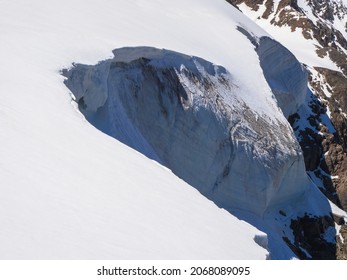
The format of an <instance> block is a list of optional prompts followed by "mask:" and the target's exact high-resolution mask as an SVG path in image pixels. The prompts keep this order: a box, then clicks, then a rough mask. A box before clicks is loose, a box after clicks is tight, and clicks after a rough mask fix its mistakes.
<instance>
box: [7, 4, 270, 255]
mask: <svg viewBox="0 0 347 280" xmlns="http://www.w3.org/2000/svg"><path fill="white" fill-rule="evenodd" d="M163 2H165V10H163V7H164V6H163ZM226 11H228V12H226ZM214 14H218V15H219V17H216V16H212V15H214ZM192 16H194V17H195V18H196V19H195V20H192ZM230 21H231V19H230V8H229V5H228V4H227V3H224V1H189V2H188V3H187V2H186V1H179V2H177V1H176V2H175V3H171V4H170V3H166V1H150V3H148V1H134V0H133V1H129V0H127V1H107V0H105V1H101V2H100V1H94V0H88V1H81V0H73V1H65V0H63V1H43V0H34V1H30V2H28V1H0V30H1V32H0V41H1V45H0V50H1V61H2V63H1V72H0V74H1V75H0V92H1V99H0V124H1V125H0V127H1V130H0V131H1V133H0V135H1V140H0V141H1V145H0V155H1V156H0V179H1V184H0V186H1V189H0V190H1V197H0V221H1V229H0V258H1V259H57V258H58V259H66V258H67V259H96V258H98V259H106V258H107V259H111V258H121V259H128V258H129V259H146V258H151V259H154V258H155V259H158V258H163V259H167V258H174V259H235V258H236V259H264V258H266V256H267V254H268V252H267V250H265V249H264V248H262V247H260V246H259V245H258V244H257V243H256V242H255V241H254V237H255V236H256V235H258V236H262V235H263V234H262V233H261V232H260V231H259V230H257V229H255V228H254V227H252V226H250V225H249V224H247V223H245V222H243V221H240V220H238V219H237V218H235V217H233V216H232V215H230V214H229V213H227V212H226V211H225V210H222V209H220V208H218V207H217V206H215V205H214V204H213V203H212V202H210V201H208V200H207V199H206V198H204V197H203V196H202V195H201V194H200V193H198V191H196V190H195V189H193V188H192V187H190V186H189V185H187V184H186V183H184V182H183V181H182V180H180V179H178V178H177V177H176V176H174V175H173V174H172V173H171V171H169V170H167V169H166V168H164V167H162V166H160V165H159V164H157V163H156V162H153V161H151V160H149V159H148V158H146V157H144V156H142V155H141V154H139V153H137V152H135V151H134V150H132V149H130V148H128V147H126V146H125V145H123V144H121V143H119V142H117V141H115V140H114V139H111V138H110V137H108V136H106V135H104V134H102V133H101V132H99V131H98V130H96V129H95V128H94V127H92V126H91V125H90V124H89V123H87V122H86V121H85V120H84V118H83V116H82V115H81V114H80V113H79V112H78V111H77V110H76V109H75V108H74V107H73V106H72V103H71V97H70V94H69V91H68V89H67V88H66V87H65V85H64V84H63V79H64V78H63V77H62V76H61V75H60V71H61V69H62V68H64V67H68V66H70V65H71V63H72V62H74V61H78V62H84V63H95V62H97V61H98V60H101V59H104V58H105V57H108V56H111V54H112V52H111V51H112V49H114V48H116V47H121V46H131V45H150V46H157V47H170V48H171V49H175V50H180V51H184V52H186V53H190V54H196V55H200V56H204V57H207V58H209V59H211V60H212V61H215V62H217V63H218V62H219V63H222V62H224V61H230V58H233V57H234V56H235V55H236V56H237V55H238V56H240V55H241V53H239V54H235V53H234V54H230V45H232V44H233V42H232V41H230V40H229V39H228V37H230V36H232V35H233V32H237V31H234V30H233V29H232V28H228V27H227V25H228V23H229V22H230ZM225 25H226V26H225ZM206 34H208V37H206ZM244 40H245V41H246V42H247V39H244ZM234 49H236V50H237V49H238V48H234ZM239 51H240V52H241V49H240V50H239ZM225 54H229V55H228V58H226V57H225ZM253 59H256V57H254V58H253ZM230 65H233V60H231V62H230ZM238 67H242V66H241V65H238ZM247 71H248V70H247ZM255 75H260V74H259V73H256V74H255ZM254 86H256V85H254ZM262 86H263V87H264V86H265V85H262ZM258 239H259V238H258Z"/></svg>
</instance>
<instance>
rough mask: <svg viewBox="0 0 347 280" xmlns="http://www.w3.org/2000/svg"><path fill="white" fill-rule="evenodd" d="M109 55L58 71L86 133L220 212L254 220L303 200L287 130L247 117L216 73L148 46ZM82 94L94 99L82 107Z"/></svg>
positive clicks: (235, 91) (300, 170) (298, 163)
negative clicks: (176, 181)
mask: <svg viewBox="0 0 347 280" xmlns="http://www.w3.org/2000/svg"><path fill="white" fill-rule="evenodd" d="M240 36H241V34H240ZM272 46H273V45H270V47H269V49H271V47H272ZM264 48H265V47H263V49H264ZM263 49H262V50H263ZM114 53H115V58H114V59H112V60H108V61H105V62H102V63H99V64H98V65H96V66H95V67H91V66H86V65H77V66H76V67H75V68H74V69H72V70H70V71H69V72H67V73H66V75H67V77H68V80H67V82H66V83H67V85H68V86H69V88H70V89H71V90H72V92H73V94H74V95H75V97H76V98H77V101H78V102H79V104H80V108H81V110H82V112H84V114H85V115H86V117H87V119H88V120H89V121H91V123H93V124H94V125H95V126H96V127H98V128H100V129H101V130H103V131H104V132H106V133H108V134H110V135H111V136H113V137H115V138H116V139H119V140H120V141H122V142H123V143H125V144H127V145H129V146H131V147H133V148H135V149H137V150H138V151H140V152H142V153H143V154H145V155H147V156H148V157H150V158H152V159H155V160H157V161H158V162H161V163H163V164H164V165H165V166H167V167H168V168H170V169H171V170H172V171H173V172H174V173H175V174H177V175H178V176H179V177H181V178H182V179H184V180H185V181H186V182H188V183H189V184H191V185H192V186H194V187H196V188H197V189H198V190H199V191H200V192H202V193H203V194H204V195H206V196H207V197H208V198H211V199H212V200H213V201H214V202H216V203H217V205H219V206H222V207H224V208H231V207H234V208H238V209H243V210H248V211H251V212H254V213H256V214H257V215H259V216H262V215H263V213H264V212H265V211H266V210H267V209H268V208H269V207H272V206H274V205H277V204H280V203H285V202H289V201H290V200H293V199H296V198H297V197H300V196H301V195H303V193H304V192H305V189H306V188H307V187H308V185H309V181H308V177H307V175H306V173H305V169H304V162H303V157H302V154H301V150H300V147H299V145H298V143H297V141H296V139H295V137H294V134H293V133H292V130H291V128H290V126H289V124H288V123H287V122H286V120H285V119H284V118H283V117H282V118H281V119H280V120H276V121H273V120H271V119H269V118H266V117H264V116H262V115H258V113H257V112H255V111H252V110H250V108H249V107H248V105H247V104H246V103H245V102H244V101H243V99H242V95H241V94H240V92H242V88H241V87H240V85H238V84H236V81H235V80H234V78H233V75H232V74H230V73H229V72H227V71H226V69H225V68H223V67H221V66H216V65H213V64H212V63H210V62H207V61H205V60H203V59H200V58H197V57H190V56H187V55H183V54H179V53H176V52H172V51H168V50H159V49H154V48H145V47H139V48H125V49H119V50H115V51H114ZM275 54H277V53H276V50H275V51H274V54H273V56H275ZM280 54H281V52H280ZM265 63H266V62H264V64H265ZM264 67H269V65H265V66H264ZM281 70H283V67H282V69H281V68H280V67H278V68H277V74H278V75H279V76H280V75H281ZM286 70H287V69H284V70H283V72H284V73H283V75H285V74H286ZM294 70H295V69H294ZM294 70H293V71H292V72H293V73H292V74H293V76H294V77H295V71H294ZM102 71H103V74H101V73H102ZM299 73H300V72H299ZM304 78H305V76H304ZM280 82H281V81H278V82H277V83H278V86H280V87H283V83H280ZM90 95H93V96H95V100H96V101H95V102H93V100H91V101H90V103H89V99H90ZM84 96H86V97H87V98H88V99H87V98H84ZM100 96H101V97H100ZM104 96H107V97H108V98H107V100H106V102H105V103H104V104H103V105H102V106H100V107H99V108H97V109H98V110H97V111H96V113H94V112H95V107H96V106H97V104H99V100H100V99H102V98H103V97H104ZM260 102H261V100H259V103H260ZM273 106H274V107H275V106H276V103H275V101H274V100H273ZM277 110H278V108H277ZM279 132H280V133H279Z"/></svg>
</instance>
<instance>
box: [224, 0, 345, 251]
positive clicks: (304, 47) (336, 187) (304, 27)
mask: <svg viewBox="0 0 347 280" xmlns="http://www.w3.org/2000/svg"><path fill="white" fill-rule="evenodd" d="M228 2H230V3H231V4H233V5H235V6H237V7H238V8H239V9H240V10H242V12H243V13H245V14H246V15H248V16H249V17H250V18H252V19H253V20H254V21H255V22H257V23H258V24H259V25H260V26H262V27H263V28H264V29H265V30H267V31H268V32H269V33H270V34H271V35H272V36H274V38H276V39H277V40H278V41H280V42H281V43H282V44H284V45H285V46H286V47H288V48H289V49H290V50H291V51H292V52H293V53H294V54H295V55H296V57H297V58H298V59H299V60H300V61H301V62H303V63H305V65H306V69H307V70H308V73H309V85H310V90H309V91H308V93H307V97H306V102H305V103H306V105H304V106H302V108H300V109H299V110H298V111H297V112H296V113H295V114H293V115H292V116H290V118H289V121H290V122H291V123H292V126H293V128H294V129H295V134H296V136H297V138H298V140H299V142H300V145H301V147H302V150H303V152H304V157H305V165H306V169H307V171H308V174H309V176H310V177H311V179H312V180H313V181H314V182H315V183H316V184H317V186H319V188H320V189H321V190H322V191H323V192H324V194H325V195H326V196H327V197H328V198H329V199H330V200H332V201H333V202H334V203H335V204H337V205H338V206H339V207H341V208H343V209H345V210H346V209H347V208H346V207H347V204H346V203H347V188H346V174H347V173H346V171H347V169H346V166H347V165H346V163H347V161H346V159H347V157H346V140H345V138H346V123H347V122H346V120H347V119H346V110H347V109H346V108H347V107H346V102H345V92H346V87H347V83H346V81H347V80H346V74H347V72H346V62H347V55H346V54H347V44H346V43H347V41H346V38H347V37H346V35H347V32H346V30H347V29H346V27H347V13H346V12H347V8H346V7H347V2H346V1H335V0H328V1H320V0H319V1H311V0H298V1H297V0H295V1H285V0H281V1H280V0H275V1H273V0H266V1H262V0H260V1H242V0H230V1H228ZM345 257H346V254H344V258H345Z"/></svg>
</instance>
